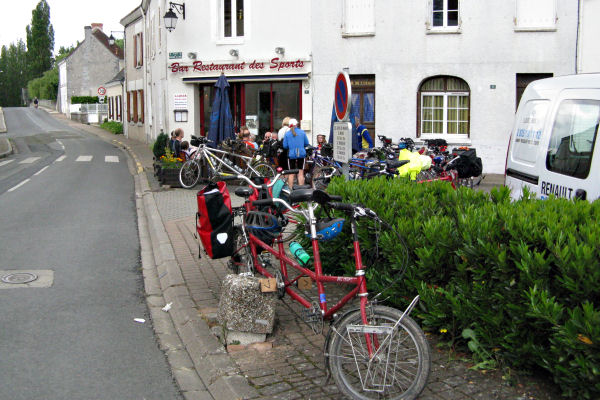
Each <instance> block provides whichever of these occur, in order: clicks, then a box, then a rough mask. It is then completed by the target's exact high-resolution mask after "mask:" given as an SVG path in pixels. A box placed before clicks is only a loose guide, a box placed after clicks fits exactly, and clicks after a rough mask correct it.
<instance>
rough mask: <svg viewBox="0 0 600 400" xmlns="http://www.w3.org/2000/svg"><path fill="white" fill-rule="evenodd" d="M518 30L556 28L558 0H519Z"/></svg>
mask: <svg viewBox="0 0 600 400" xmlns="http://www.w3.org/2000/svg"><path fill="white" fill-rule="evenodd" d="M516 12H517V16H516V26H517V27H518V28H554V27H555V25H556V0H517V10H516Z"/></svg>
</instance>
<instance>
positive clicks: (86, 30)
mask: <svg viewBox="0 0 600 400" xmlns="http://www.w3.org/2000/svg"><path fill="white" fill-rule="evenodd" d="M83 33H84V37H83V40H88V39H89V37H90V35H91V34H92V27H91V26H89V25H86V26H84V27H83Z"/></svg>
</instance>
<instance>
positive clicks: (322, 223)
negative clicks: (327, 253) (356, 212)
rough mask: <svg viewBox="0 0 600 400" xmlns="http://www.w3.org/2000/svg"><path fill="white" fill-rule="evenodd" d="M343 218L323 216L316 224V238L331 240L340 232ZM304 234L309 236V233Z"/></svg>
mask: <svg viewBox="0 0 600 400" xmlns="http://www.w3.org/2000/svg"><path fill="white" fill-rule="evenodd" d="M343 227H344V218H324V219H321V220H319V222H317V225H316V230H317V239H318V240H331V239H333V238H335V237H336V236H337V235H339V234H340V232H342V228H343ZM306 236H308V237H310V233H307V234H306Z"/></svg>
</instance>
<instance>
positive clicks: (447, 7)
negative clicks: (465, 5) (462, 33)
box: [427, 0, 460, 32]
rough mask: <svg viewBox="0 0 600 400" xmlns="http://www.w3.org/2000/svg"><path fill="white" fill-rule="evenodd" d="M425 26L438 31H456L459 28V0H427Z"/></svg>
mask: <svg viewBox="0 0 600 400" xmlns="http://www.w3.org/2000/svg"><path fill="white" fill-rule="evenodd" d="M427 28H428V29H429V30H431V31H438V32H447V31H450V32H457V31H458V30H459V29H460V7H459V0H429V21H428V23H427Z"/></svg>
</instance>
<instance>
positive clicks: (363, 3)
mask: <svg viewBox="0 0 600 400" xmlns="http://www.w3.org/2000/svg"><path fill="white" fill-rule="evenodd" d="M343 26H344V28H343V32H342V33H343V34H345V35H361V34H362V35H374V34H375V0H345V1H344V24H343Z"/></svg>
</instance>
